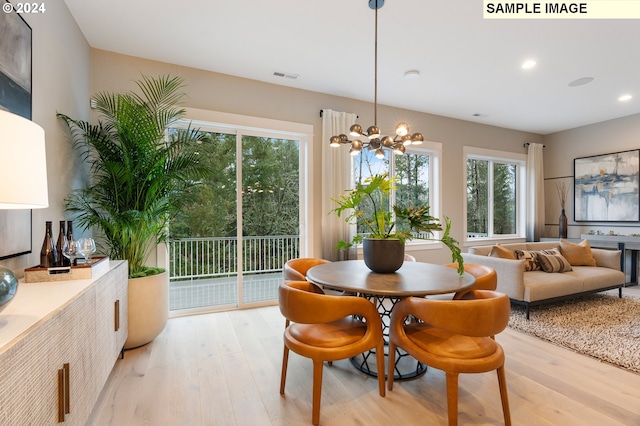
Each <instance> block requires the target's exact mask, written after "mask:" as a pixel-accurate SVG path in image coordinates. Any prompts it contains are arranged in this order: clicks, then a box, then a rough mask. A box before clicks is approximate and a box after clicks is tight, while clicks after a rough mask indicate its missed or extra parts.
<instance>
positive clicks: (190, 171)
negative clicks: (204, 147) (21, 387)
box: [57, 76, 207, 349]
mask: <svg viewBox="0 0 640 426" xmlns="http://www.w3.org/2000/svg"><path fill="white" fill-rule="evenodd" d="M136 84H137V85H138V88H139V89H140V92H141V94H138V93H134V92H126V93H108V92H103V93H99V94H97V95H95V96H94V98H93V100H94V102H95V107H96V109H97V111H98V112H99V114H100V115H99V118H98V124H90V123H89V122H86V121H79V120H74V119H72V118H70V117H68V116H66V115H64V114H57V116H58V118H60V119H61V120H62V121H64V122H65V123H66V124H67V125H68V126H69V129H70V131H71V137H72V140H73V143H74V147H75V148H76V149H77V151H78V152H79V154H80V155H81V157H82V159H83V160H84V161H86V162H87V163H88V164H89V165H90V167H91V184H90V185H89V186H88V187H86V188H82V189H78V190H75V191H73V192H72V193H71V194H70V196H69V197H68V198H67V199H66V200H65V207H66V210H67V212H69V213H70V214H71V215H72V216H73V217H75V220H76V221H77V223H78V224H79V225H80V227H83V228H86V229H94V230H95V231H98V235H97V236H96V239H97V241H98V245H99V246H100V247H101V248H102V251H103V252H105V253H106V254H108V255H109V256H110V257H111V258H113V259H123V260H127V261H128V266H129V294H128V296H129V304H128V325H129V330H128V333H129V337H128V339H127V342H126V343H125V348H127V349H128V348H133V347H137V346H141V345H143V344H146V343H148V342H150V341H151V340H153V339H154V338H155V337H156V336H157V335H158V334H160V332H161V331H162V330H163V328H164V326H165V325H166V321H167V318H168V313H169V302H168V298H169V291H168V286H169V279H168V274H167V272H166V271H164V270H163V269H161V268H154V267H148V266H146V265H145V262H146V260H147V258H148V256H149V254H150V253H151V252H152V251H153V250H154V249H155V247H156V246H157V244H158V243H160V242H163V241H165V239H166V237H167V225H168V222H169V220H170V219H171V218H172V217H173V216H174V214H175V213H176V212H177V211H178V209H179V208H180V206H181V204H182V202H183V201H184V200H185V195H186V194H188V192H189V189H190V188H192V187H193V186H195V185H197V184H198V182H199V180H200V179H202V178H203V177H204V176H206V174H207V170H206V169H205V168H204V167H203V166H201V165H200V163H199V162H198V152H197V150H196V143H197V142H198V141H202V140H204V139H205V138H206V136H205V135H204V134H203V133H201V132H199V131H194V130H192V129H190V128H189V129H182V130H178V129H172V128H171V126H172V125H174V124H175V123H176V122H177V121H178V120H179V119H180V118H181V117H182V116H183V115H184V113H185V110H184V109H183V108H181V107H180V106H179V103H180V102H181V100H182V99H183V97H184V96H185V94H184V93H183V92H182V87H183V81H182V79H180V78H177V77H170V76H162V77H159V78H150V77H145V76H143V77H142V79H141V80H140V81H137V82H136ZM169 129H171V130H169Z"/></svg>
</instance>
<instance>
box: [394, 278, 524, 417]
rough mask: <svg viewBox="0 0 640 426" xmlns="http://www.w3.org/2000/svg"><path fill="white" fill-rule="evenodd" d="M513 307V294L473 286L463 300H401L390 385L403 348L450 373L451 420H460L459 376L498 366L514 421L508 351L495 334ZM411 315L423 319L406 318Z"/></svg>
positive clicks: (503, 394)
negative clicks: (507, 372) (507, 374)
mask: <svg viewBox="0 0 640 426" xmlns="http://www.w3.org/2000/svg"><path fill="white" fill-rule="evenodd" d="M509 312H510V303H509V298H508V297H507V295H505V294H503V293H498V292H495V291H489V290H473V291H471V292H469V293H467V294H466V295H465V299H463V300H432V299H424V298H418V297H408V298H406V299H403V300H401V301H400V302H398V303H396V305H395V306H394V308H393V312H392V313H391V324H390V325H389V361H388V362H389V366H390V367H389V375H388V379H387V380H388V387H389V390H392V389H393V370H392V368H393V365H394V363H395V355H396V348H398V347H399V348H402V349H404V350H405V351H406V352H407V353H408V354H409V355H411V356H412V357H414V358H416V359H417V360H418V361H420V362H422V363H424V364H426V365H428V366H431V367H433V368H436V369H438V370H443V371H444V372H445V373H446V378H447V411H448V417H449V425H457V424H458V375H459V374H460V373H484V372H488V371H493V370H496V371H497V374H498V384H499V388H500V398H501V401H502V410H503V414H504V422H505V424H506V425H510V424H511V415H510V413H509V400H508V397H507V384H506V377H505V371H504V351H503V350H502V347H501V346H500V344H498V343H497V342H496V341H495V339H494V338H493V336H494V335H496V334H498V333H500V332H501V331H502V330H504V329H505V328H506V326H507V324H508V322H509ZM408 316H413V317H415V318H417V319H418V321H411V322H409V323H406V322H405V318H406V317H408Z"/></svg>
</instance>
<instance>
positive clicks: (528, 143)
mask: <svg viewBox="0 0 640 426" xmlns="http://www.w3.org/2000/svg"><path fill="white" fill-rule="evenodd" d="M530 144H531V142H527V143H525V144H524V145H523V146H529V145H530ZM542 147H543V148H546V147H547V146H546V145H542Z"/></svg>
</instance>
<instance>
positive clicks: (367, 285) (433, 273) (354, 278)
mask: <svg viewBox="0 0 640 426" xmlns="http://www.w3.org/2000/svg"><path fill="white" fill-rule="evenodd" d="M307 280H308V281H310V282H312V283H314V284H316V285H319V286H321V287H323V288H328V289H333V290H339V291H344V292H345V293H347V294H357V295H359V296H362V297H366V298H367V299H369V300H370V301H371V302H372V303H373V304H374V305H375V306H376V307H377V309H378V312H379V313H380V317H381V319H382V324H383V334H384V336H385V348H386V347H387V343H388V336H389V321H390V317H391V312H392V311H393V306H394V305H395V304H396V303H397V302H398V301H399V300H401V299H403V298H405V297H410V296H415V297H425V296H433V295H440V294H449V293H455V292H458V291H461V290H465V289H468V288H470V287H472V286H473V285H474V284H475V282H476V279H475V277H474V276H473V275H471V274H468V273H466V272H465V273H464V274H463V275H460V274H458V271H457V270H456V269H454V268H450V267H447V266H444V265H436V264H432V263H423V262H404V263H403V264H402V267H400V269H398V270H397V271H396V272H393V273H390V274H380V273H377V272H373V271H371V270H370V269H369V268H367V266H366V265H365V264H364V261H362V260H346V261H341V262H331V263H325V264H322V265H318V266H314V267H312V268H311V269H309V270H308V271H307ZM385 355H387V354H385ZM369 358H371V363H369ZM396 360H397V361H396V365H395V366H394V369H395V370H394V371H395V373H394V379H395V380H403V379H410V378H414V377H417V376H419V375H421V374H423V373H424V372H425V371H426V366H425V365H424V364H422V363H419V362H418V361H417V360H415V359H414V358H412V357H410V356H409V355H408V354H406V353H404V351H401V350H400V349H399V353H398V354H396ZM351 363H352V364H353V365H354V366H355V367H356V368H358V369H359V370H360V371H363V372H364V373H366V374H369V375H371V376H375V377H377V375H378V372H377V371H376V366H375V350H374V351H369V352H367V353H364V354H362V355H359V356H357V357H354V358H351Z"/></svg>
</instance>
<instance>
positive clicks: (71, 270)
mask: <svg viewBox="0 0 640 426" xmlns="http://www.w3.org/2000/svg"><path fill="white" fill-rule="evenodd" d="M82 262H84V259H82V260H80V262H79V263H78V265H77V266H61V267H54V268H41V267H40V266H34V267H32V268H27V269H25V270H24V282H25V283H43V282H55V281H69V280H86V279H90V278H96V277H98V276H100V275H102V274H104V273H105V272H106V271H108V270H109V257H108V256H95V257H93V258H92V259H91V264H85V263H82Z"/></svg>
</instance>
